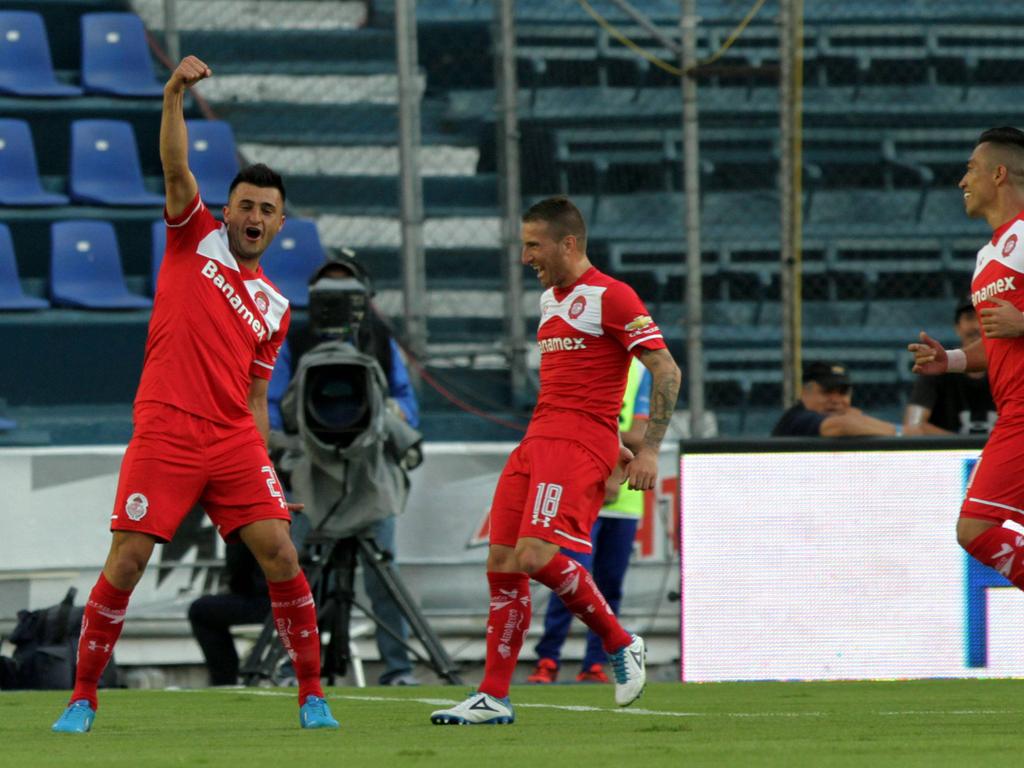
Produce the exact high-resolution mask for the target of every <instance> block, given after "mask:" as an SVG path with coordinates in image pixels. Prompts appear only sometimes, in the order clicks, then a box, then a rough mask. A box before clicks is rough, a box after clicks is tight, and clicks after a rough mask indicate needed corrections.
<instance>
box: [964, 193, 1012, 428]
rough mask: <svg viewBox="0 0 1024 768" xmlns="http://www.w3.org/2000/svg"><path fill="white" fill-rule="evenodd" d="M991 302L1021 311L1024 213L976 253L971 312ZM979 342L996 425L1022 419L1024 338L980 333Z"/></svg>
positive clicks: (996, 232)
mask: <svg viewBox="0 0 1024 768" xmlns="http://www.w3.org/2000/svg"><path fill="white" fill-rule="evenodd" d="M993 298H999V299H1003V300H1005V301H1009V302H1010V303H1011V304H1013V305H1014V306H1015V307H1017V309H1020V310H1024V211H1022V212H1021V213H1019V214H1018V215H1017V218H1015V219H1012V220H1011V221H1008V222H1007V223H1006V224H1003V225H1002V226H1001V227H999V229H997V230H996V231H995V232H994V233H992V239H991V240H990V241H989V242H988V243H986V244H985V247H984V248H982V249H981V250H980V251H978V263H977V266H976V267H975V269H974V279H973V280H972V281H971V302H972V303H973V304H974V309H975V311H979V310H982V309H984V308H985V307H995V306H998V305H996V304H995V303H994V302H993V301H992V299H993ZM982 338H983V339H984V344H985V356H986V357H987V358H988V383H989V387H990V388H991V389H992V399H993V401H995V404H996V411H997V412H998V413H999V421H1000V422H1005V421H1006V420H1007V419H1009V418H1017V417H1024V386H1021V382H1024V338H1016V339H990V338H988V337H987V336H985V335H984V331H982Z"/></svg>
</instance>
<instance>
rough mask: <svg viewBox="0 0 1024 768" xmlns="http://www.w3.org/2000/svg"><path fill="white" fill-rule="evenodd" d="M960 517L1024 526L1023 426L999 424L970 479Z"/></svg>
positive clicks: (997, 423) (998, 422)
mask: <svg viewBox="0 0 1024 768" xmlns="http://www.w3.org/2000/svg"><path fill="white" fill-rule="evenodd" d="M960 515H961V516H962V517H977V518H981V519H982V520H992V521H994V522H1000V523H1001V522H1004V521H1006V520H1014V521H1016V522H1018V523H1020V524H1021V525H1024V423H1018V424H1009V423H1005V422H1003V421H997V422H996V426H995V428H994V429H993V430H992V434H991V435H990V436H989V438H988V442H987V443H986V444H985V449H984V450H983V451H982V452H981V456H979V457H978V462H977V463H976V464H975V465H974V470H973V471H972V472H971V476H970V478H968V480H967V493H966V494H965V496H964V503H963V506H961V507H960Z"/></svg>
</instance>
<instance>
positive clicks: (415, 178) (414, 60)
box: [395, 0, 427, 378]
mask: <svg viewBox="0 0 1024 768" xmlns="http://www.w3.org/2000/svg"><path fill="white" fill-rule="evenodd" d="M395 49H396V51H395V55H396V59H397V67H398V164H399V175H398V183H399V200H400V205H401V210H400V212H399V216H400V220H401V227H402V293H403V296H402V299H403V307H404V310H405V312H404V316H405V334H406V338H407V340H408V344H409V348H410V349H411V350H412V353H413V354H414V355H415V356H416V357H417V358H419V359H420V360H421V361H425V360H426V351H427V313H426V303H427V276H426V259H425V257H424V252H423V181H422V179H421V177H420V166H419V155H420V151H419V150H420V97H421V93H420V86H419V81H418V78H417V73H418V68H419V63H418V55H417V47H416V0H396V2H395ZM415 371H416V366H411V367H410V369H409V374H410V376H416V374H415ZM416 378H418V377H416Z"/></svg>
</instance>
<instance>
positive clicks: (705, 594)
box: [680, 449, 1024, 681]
mask: <svg viewBox="0 0 1024 768" xmlns="http://www.w3.org/2000/svg"><path fill="white" fill-rule="evenodd" d="M697 450H699V449H697ZM978 453H979V451H978V450H977V449H968V450H879V451H870V450H863V451H836V452H811V451H805V452H764V453H760V452H742V453H740V452H737V453H700V452H693V453H685V454H684V455H683V456H682V458H681V461H680V496H681V526H680V551H681V552H682V557H681V567H680V571H681V590H680V591H681V595H682V599H681V606H680V622H681V632H680V641H681V659H682V663H681V677H682V679H683V680H693V681H711V680H769V679H771V680H788V679H797V680H835V679H864V678H908V677H947V676H950V677H951V676H955V677H963V676H1003V675H1007V676H1010V675H1012V676H1020V675H1024V654H1022V653H1021V652H1020V638H1021V636H1022V635H1021V630H1022V629H1024V594H1021V593H1020V592H1019V591H1018V590H1016V589H1015V588H1013V587H1012V586H1010V585H1009V582H1007V581H1005V580H1004V579H1003V578H1002V577H1001V576H999V575H998V574H997V573H995V572H994V571H992V570H991V569H988V568H984V567H982V566H980V565H979V564H977V563H976V562H975V561H974V560H973V559H971V558H970V557H968V556H967V555H966V553H965V552H964V551H963V550H962V549H961V548H960V547H959V546H958V544H957V541H956V534H955V528H956V520H957V516H958V513H959V508H960V503H961V500H962V498H963V492H964V487H965V483H966V478H967V476H968V473H969V470H970V468H971V467H972V466H973V464H974V461H975V460H976V458H977V456H978Z"/></svg>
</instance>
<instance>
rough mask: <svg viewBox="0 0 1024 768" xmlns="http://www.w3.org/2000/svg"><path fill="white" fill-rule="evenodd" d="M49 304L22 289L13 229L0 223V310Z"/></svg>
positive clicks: (32, 307) (41, 307)
mask: <svg viewBox="0 0 1024 768" xmlns="http://www.w3.org/2000/svg"><path fill="white" fill-rule="evenodd" d="M48 306H50V303H49V302H48V301H46V300H45V299H37V298H35V297H34V296H26V295H25V293H24V291H22V290H21V280H19V279H18V262H17V261H16V260H15V258H14V244H13V243H12V242H11V231H10V230H9V229H8V228H7V225H6V224H0V310H7V309H46V308H47V307H48Z"/></svg>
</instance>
